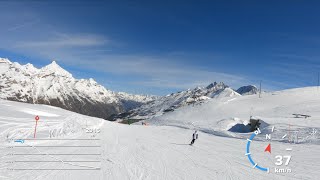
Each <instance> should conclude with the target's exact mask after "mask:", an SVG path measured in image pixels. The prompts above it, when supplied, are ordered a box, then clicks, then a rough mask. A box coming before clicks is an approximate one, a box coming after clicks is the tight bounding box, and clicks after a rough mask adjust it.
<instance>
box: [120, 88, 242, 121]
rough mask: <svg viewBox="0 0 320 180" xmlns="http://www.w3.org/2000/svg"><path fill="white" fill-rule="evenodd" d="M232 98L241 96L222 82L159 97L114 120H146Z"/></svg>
mask: <svg viewBox="0 0 320 180" xmlns="http://www.w3.org/2000/svg"><path fill="white" fill-rule="evenodd" d="M233 96H241V95H240V94H238V93H237V92H235V91H234V90H232V89H231V88H230V87H229V86H227V85H225V84H224V83H223V82H220V83H217V82H214V83H211V84H209V85H208V86H207V87H196V88H194V89H188V90H186V91H180V92H177V93H172V94H169V95H167V96H162V97H159V98H157V99H155V100H153V101H150V102H148V103H146V104H144V105H142V106H141V107H138V108H136V109H133V110H131V111H129V112H126V113H123V114H120V115H118V116H116V117H115V118H120V119H122V118H133V119H148V118H152V117H155V116H160V115H162V114H164V113H166V112H171V111H174V110H176V109H178V108H180V107H183V106H187V105H192V106H194V105H198V104H201V103H203V102H205V101H206V100H209V99H218V98H221V97H233Z"/></svg>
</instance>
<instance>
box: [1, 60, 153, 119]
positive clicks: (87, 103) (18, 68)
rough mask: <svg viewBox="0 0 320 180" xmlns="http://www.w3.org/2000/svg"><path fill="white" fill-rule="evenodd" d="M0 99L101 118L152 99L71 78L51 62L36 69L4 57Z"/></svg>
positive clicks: (66, 72)
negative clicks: (52, 107) (51, 106)
mask: <svg viewBox="0 0 320 180" xmlns="http://www.w3.org/2000/svg"><path fill="white" fill-rule="evenodd" d="M0 98H1V99H8V100H14V101H21V102H27V103H34V104H48V105H53V106H58V107H61V108H64V109H68V110H71V111H74V112H78V113H81V114H85V115H90V116H95V117H101V118H104V119H108V118H109V117H110V116H111V115H113V114H118V113H122V112H125V111H128V110H130V109H133V108H136V107H138V106H141V105H142V104H144V103H146V102H148V101H150V100H153V99H154V97H152V96H142V95H132V94H127V93H123V92H121V93H117V92H113V91H111V90H108V89H106V88H104V87H103V86H102V85H100V84H98V83H97V82H96V81H94V80H93V79H91V78H90V79H75V78H73V76H72V74H70V73H69V72H68V71H66V70H64V69H63V68H61V67H60V66H59V65H58V64H57V63H56V62H55V61H53V62H52V63H51V64H49V65H47V66H45V67H43V68H41V69H38V68H35V67H34V66H33V65H32V64H26V65H20V64H19V63H17V62H11V61H9V60H8V59H4V58H0Z"/></svg>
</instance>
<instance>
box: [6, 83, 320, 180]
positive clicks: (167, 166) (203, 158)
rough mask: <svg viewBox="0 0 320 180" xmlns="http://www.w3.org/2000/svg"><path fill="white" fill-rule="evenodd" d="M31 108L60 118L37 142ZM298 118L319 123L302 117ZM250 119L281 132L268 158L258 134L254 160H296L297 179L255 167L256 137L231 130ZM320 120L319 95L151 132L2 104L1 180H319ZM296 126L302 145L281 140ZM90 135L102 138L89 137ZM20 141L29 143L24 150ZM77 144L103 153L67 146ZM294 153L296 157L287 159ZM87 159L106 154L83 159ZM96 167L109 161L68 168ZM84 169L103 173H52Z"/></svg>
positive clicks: (261, 101) (285, 94)
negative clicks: (281, 157) (195, 135)
mask: <svg viewBox="0 0 320 180" xmlns="http://www.w3.org/2000/svg"><path fill="white" fill-rule="evenodd" d="M24 109H28V110H32V111H33V112H43V113H50V114H55V115H58V116H57V117H54V116H40V120H39V121H38V126H37V136H36V138H35V140H34V139H33V133H34V126H35V120H34V115H31V114H26V113H24V112H22V111H23V110H24ZM292 113H301V114H308V115H310V116H311V117H310V118H307V119H304V118H294V117H293V116H292ZM250 115H252V116H255V117H259V118H260V119H261V120H263V121H264V122H265V124H266V126H265V127H263V128H262V129H261V130H262V133H264V132H265V131H268V132H270V128H271V127H272V126H275V131H274V132H275V139H274V140H273V141H272V142H271V143H272V153H271V154H270V153H268V152H264V149H265V147H266V145H267V144H268V143H270V142H268V141H266V140H265V139H264V137H260V135H258V136H259V137H260V138H259V137H258V136H257V137H256V138H257V139H256V138H255V140H254V141H253V142H252V145H251V153H252V156H253V158H254V160H255V161H256V162H257V163H259V165H262V166H268V167H270V168H272V167H274V162H275V159H274V156H275V155H286V153H290V155H291V156H292V159H291V162H290V165H289V167H290V168H291V169H292V172H291V173H282V174H281V173H274V172H273V170H272V169H271V171H270V173H266V172H263V171H259V170H258V169H254V168H252V165H251V164H250V163H249V161H248V159H247V157H246V156H245V150H246V144H247V140H246V139H247V138H249V136H250V135H251V133H231V132H230V133H229V134H228V131H227V130H228V128H229V127H228V126H230V125H232V124H234V123H247V122H246V121H247V120H248V118H249V116H250ZM319 117H320V91H317V88H300V89H292V90H286V91H279V92H274V93H266V94H263V95H262V98H258V96H254V95H252V96H239V97H227V98H218V99H212V100H209V101H207V102H206V103H203V104H199V105H195V106H192V105H189V106H185V107H182V108H180V109H178V110H176V111H174V112H170V113H167V114H165V115H163V116H159V117H157V118H154V119H152V120H151V121H149V122H148V125H147V126H140V125H123V124H118V123H113V122H108V121H104V120H103V119H99V118H93V117H88V116H84V115H79V114H76V113H73V112H69V111H66V110H63V109H60V108H50V107H49V106H46V105H32V104H25V103H19V102H11V101H6V100H0V144H1V149H0V154H1V157H0V158H1V162H0V163H1V168H0V179H19V180H20V179H26V180H31V179H32V180H36V179H47V180H67V179H77V180H82V179H83V180H85V179H91V180H95V179H99V180H100V179H101V180H105V179H121V180H124V179H133V180H136V179H150V180H157V179H158V180H165V179H169V180H171V179H172V180H178V179H197V180H198V179H205V180H206V179H217V180H220V179H236V180H238V179H239V180H256V179H262V180H264V179H266V180H270V179H273V180H278V179H290V180H291V179H303V180H308V179H310V180H316V179H318V177H319V176H320V171H319V169H320V163H319V162H320V156H319V152H320V146H319V145H320V144H319V134H313V135H310V134H309V130H312V129H313V130H315V131H317V132H319V131H320V130H319V127H320V123H319ZM289 124H290V125H291V126H289V127H291V128H292V129H291V130H300V131H301V134H299V136H301V137H300V138H298V140H299V141H298V142H294V143H289V142H288V141H286V140H283V141H282V140H281V138H279V137H280V136H282V135H283V134H284V133H287V132H288V129H287V128H288V125H289ZM154 125H157V126H154ZM160 125H161V126H160ZM174 126H179V127H174ZM180 127H183V128H180ZM85 128H88V129H100V131H101V132H100V133H96V134H94V133H86V130H85ZM194 129H197V130H199V139H198V140H196V142H195V144H194V145H193V146H190V145H188V144H189V142H190V140H191V137H192V133H193V132H194V131H193V130H194ZM292 132H293V131H292ZM261 136H262V135H261ZM46 138H47V140H41V139H46ZM49 138H50V139H49ZM13 139H26V140H25V141H24V143H17V142H14V141H13ZM28 139H30V140H28ZM68 139H70V140H68ZM71 139H75V140H71ZM79 139H91V140H79ZM94 139H99V140H94ZM72 145H73V146H88V145H96V146H101V147H99V148H94V147H91V148H88V147H87V148H86V147H62V146H72ZM12 146H13V148H8V147H12ZM16 146H21V147H16ZM23 146H24V147H23ZM47 146H57V147H50V148H48V147H47ZM58 146H59V147H58ZM286 148H292V151H291V152H286V151H285V149H286ZM84 153H93V154H100V153H101V155H83V156H81V155H77V154H84ZM30 154H42V155H38V156H37V155H34V156H32V155H30ZM57 154H74V155H69V156H64V155H57ZM93 160H95V161H101V162H68V161H93ZM21 161H28V162H21ZM30 161H33V162H30ZM39 161H42V162H39ZM43 161H48V162H43ZM50 161H53V162H50ZM81 168H86V169H88V168H89V169H90V168H91V169H94V168H101V170H44V169H81ZM12 169H34V170H15V171H12ZM41 169H42V170H41Z"/></svg>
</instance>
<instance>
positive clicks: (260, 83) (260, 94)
mask: <svg viewBox="0 0 320 180" xmlns="http://www.w3.org/2000/svg"><path fill="white" fill-rule="evenodd" d="M259 89H260V90H259V98H261V81H260V88H259Z"/></svg>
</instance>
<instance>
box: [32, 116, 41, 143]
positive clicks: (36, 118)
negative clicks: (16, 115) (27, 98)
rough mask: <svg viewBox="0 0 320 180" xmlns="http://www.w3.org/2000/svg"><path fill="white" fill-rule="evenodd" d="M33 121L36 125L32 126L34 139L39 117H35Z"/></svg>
mask: <svg viewBox="0 0 320 180" xmlns="http://www.w3.org/2000/svg"><path fill="white" fill-rule="evenodd" d="M34 119H35V120H36V125H35V126H34V133H33V138H36V134H37V126H38V121H39V119H40V117H39V116H36V117H35V118H34Z"/></svg>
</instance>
